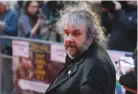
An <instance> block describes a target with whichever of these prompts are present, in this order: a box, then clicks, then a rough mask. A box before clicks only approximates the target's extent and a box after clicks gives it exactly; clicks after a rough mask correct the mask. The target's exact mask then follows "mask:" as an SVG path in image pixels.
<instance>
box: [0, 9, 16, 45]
mask: <svg viewBox="0 0 138 94" xmlns="http://www.w3.org/2000/svg"><path fill="white" fill-rule="evenodd" d="M0 21H2V22H5V27H4V29H0V35H7V36H17V25H18V13H17V12H16V11H14V10H11V9H9V10H7V11H6V12H5V13H3V14H0ZM3 42H4V44H5V45H8V46H11V41H9V40H7V39H6V40H4V41H3Z"/></svg>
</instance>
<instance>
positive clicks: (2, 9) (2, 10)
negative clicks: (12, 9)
mask: <svg viewBox="0 0 138 94" xmlns="http://www.w3.org/2000/svg"><path fill="white" fill-rule="evenodd" d="M5 9H6V6H5V5H4V4H2V3H1V2H0V13H3V12H4V11H5Z"/></svg>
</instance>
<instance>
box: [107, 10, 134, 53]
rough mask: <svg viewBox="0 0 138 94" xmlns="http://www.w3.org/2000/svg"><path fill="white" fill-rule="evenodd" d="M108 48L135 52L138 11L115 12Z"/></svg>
mask: <svg viewBox="0 0 138 94" xmlns="http://www.w3.org/2000/svg"><path fill="white" fill-rule="evenodd" d="M111 28H112V29H111V36H110V38H109V41H108V48H109V49H112V50H120V51H130V52H133V51H134V49H135V48H136V41H137V10H131V11H127V10H125V9H121V10H118V11H116V12H115V14H114V18H113V21H112V27H111Z"/></svg>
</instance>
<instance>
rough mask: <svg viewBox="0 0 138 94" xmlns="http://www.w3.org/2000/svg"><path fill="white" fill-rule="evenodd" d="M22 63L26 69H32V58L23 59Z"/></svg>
mask: <svg viewBox="0 0 138 94" xmlns="http://www.w3.org/2000/svg"><path fill="white" fill-rule="evenodd" d="M20 63H21V64H22V65H23V66H25V67H32V61H31V59H30V58H26V57H21V62H20Z"/></svg>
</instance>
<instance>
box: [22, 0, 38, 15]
mask: <svg viewBox="0 0 138 94" xmlns="http://www.w3.org/2000/svg"><path fill="white" fill-rule="evenodd" d="M32 2H37V3H38V6H39V1H26V2H25V4H24V11H25V12H26V13H28V7H29V6H30V4H31V3H32Z"/></svg>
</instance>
